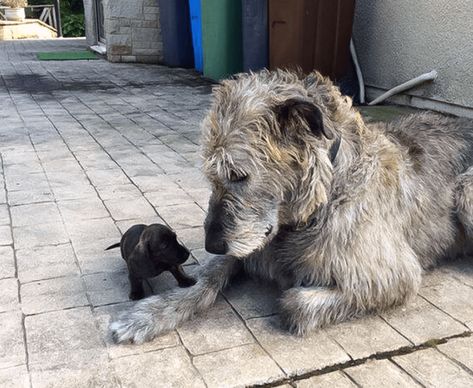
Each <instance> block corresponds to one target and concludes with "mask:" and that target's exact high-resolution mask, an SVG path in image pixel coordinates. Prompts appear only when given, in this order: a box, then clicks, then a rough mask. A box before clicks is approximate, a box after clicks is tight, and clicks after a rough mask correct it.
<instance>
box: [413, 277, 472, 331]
mask: <svg viewBox="0 0 473 388" xmlns="http://www.w3.org/2000/svg"><path fill="white" fill-rule="evenodd" d="M419 293H420V294H421V295H422V296H424V297H425V298H426V299H427V300H428V301H430V302H431V303H433V304H435V305H436V306H437V307H439V308H440V309H442V310H443V311H445V312H446V313H448V314H450V315H451V316H452V317H454V318H456V319H458V320H459V321H461V322H462V323H464V324H465V325H466V326H468V327H469V328H470V329H473V304H472V303H471V301H472V300H473V287H470V286H468V285H466V284H463V283H461V282H460V281H459V280H456V279H455V278H452V277H448V278H447V279H446V281H444V282H442V283H441V284H438V285H435V286H431V287H425V288H422V289H421V290H420V291H419Z"/></svg>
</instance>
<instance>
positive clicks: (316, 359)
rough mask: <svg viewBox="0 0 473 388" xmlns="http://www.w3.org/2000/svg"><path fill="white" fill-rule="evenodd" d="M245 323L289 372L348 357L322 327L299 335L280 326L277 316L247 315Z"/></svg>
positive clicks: (315, 367) (331, 362) (323, 366)
mask: <svg viewBox="0 0 473 388" xmlns="http://www.w3.org/2000/svg"><path fill="white" fill-rule="evenodd" d="M247 324H248V327H249V328H250V330H251V331H252V332H253V334H254V335H255V337H256V339H257V340H258V342H259V343H260V344H261V346H263V348H264V349H265V350H266V351H267V352H268V353H269V354H270V355H271V357H272V358H273V359H274V360H275V361H276V362H277V363H278V365H280V366H281V368H282V369H283V370H284V372H286V373H287V374H288V375H291V376H294V375H299V374H304V373H308V372H311V371H314V370H318V369H322V368H325V367H327V366H330V365H335V364H339V363H343V362H347V361H349V360H350V357H349V356H348V355H347V354H346V352H345V351H344V350H343V349H342V348H341V347H340V346H339V345H338V344H337V343H335V341H333V340H332V339H331V338H330V337H329V336H328V335H327V333H326V332H325V331H323V330H320V331H318V332H316V333H314V334H311V335H309V336H307V337H305V338H301V337H297V336H294V335H291V334H290V333H288V332H287V331H285V330H283V329H282V328H281V327H280V325H279V318H278V317H268V318H255V319H250V320H248V321H247Z"/></svg>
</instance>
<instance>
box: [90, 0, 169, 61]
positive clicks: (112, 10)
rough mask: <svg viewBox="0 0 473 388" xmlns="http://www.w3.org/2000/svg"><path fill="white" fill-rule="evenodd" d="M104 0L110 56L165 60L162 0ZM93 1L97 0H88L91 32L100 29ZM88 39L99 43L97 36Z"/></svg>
mask: <svg viewBox="0 0 473 388" xmlns="http://www.w3.org/2000/svg"><path fill="white" fill-rule="evenodd" d="M103 1H104V18H105V26H104V29H105V40H106V48H107V59H108V60H109V61H111V62H141V63H159V62H161V61H162V52H163V44H162V39H161V29H160V23H159V7H158V0H133V1H131V0H103ZM93 3H94V0H84V6H85V9H86V18H87V17H88V18H89V20H88V21H86V31H87V33H88V34H95V29H96V27H95V20H94V17H95V16H94V15H95V11H94V10H93V8H94V7H93ZM91 14H92V16H90V15H91ZM91 18H92V20H90V19H91ZM91 25H93V27H92V26H91ZM87 42H88V43H89V44H90V45H92V44H96V43H97V39H96V37H95V38H89V36H87Z"/></svg>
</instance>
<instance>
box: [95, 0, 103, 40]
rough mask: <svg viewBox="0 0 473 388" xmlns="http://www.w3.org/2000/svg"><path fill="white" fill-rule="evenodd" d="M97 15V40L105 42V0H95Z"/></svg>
mask: <svg viewBox="0 0 473 388" xmlns="http://www.w3.org/2000/svg"><path fill="white" fill-rule="evenodd" d="M95 15H96V17H97V20H96V24H97V40H98V41H99V42H102V43H105V30H104V17H103V0H95Z"/></svg>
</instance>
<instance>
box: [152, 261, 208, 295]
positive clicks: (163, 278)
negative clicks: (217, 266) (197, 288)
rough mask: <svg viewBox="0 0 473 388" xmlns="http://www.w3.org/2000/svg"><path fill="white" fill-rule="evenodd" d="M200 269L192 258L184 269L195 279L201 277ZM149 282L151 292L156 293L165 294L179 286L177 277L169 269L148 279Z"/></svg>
mask: <svg viewBox="0 0 473 388" xmlns="http://www.w3.org/2000/svg"><path fill="white" fill-rule="evenodd" d="M200 269H201V267H200V266H199V265H195V263H193V262H192V261H190V259H189V260H187V261H186V263H185V264H184V271H185V272H186V274H187V275H189V276H192V277H194V278H195V279H197V278H198V277H199V271H200ZM148 283H149V285H150V286H151V293H152V294H154V295H158V294H163V293H166V292H167V291H171V290H173V289H176V287H178V285H177V281H176V279H175V278H174V276H172V274H171V273H170V272H168V271H165V272H163V273H162V274H160V275H159V276H157V277H155V278H151V279H148Z"/></svg>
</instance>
